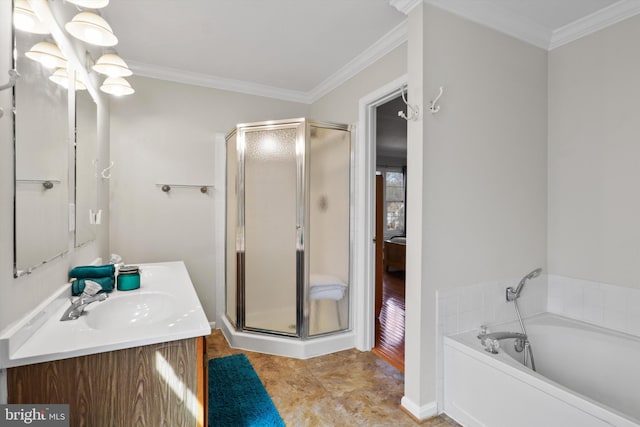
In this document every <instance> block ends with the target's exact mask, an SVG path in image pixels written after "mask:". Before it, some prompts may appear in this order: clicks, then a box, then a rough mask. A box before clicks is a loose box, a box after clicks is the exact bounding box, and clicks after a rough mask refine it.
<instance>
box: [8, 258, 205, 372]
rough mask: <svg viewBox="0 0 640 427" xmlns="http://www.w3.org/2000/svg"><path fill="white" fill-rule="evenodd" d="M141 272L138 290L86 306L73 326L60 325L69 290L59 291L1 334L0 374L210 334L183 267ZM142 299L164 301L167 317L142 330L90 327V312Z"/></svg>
mask: <svg viewBox="0 0 640 427" xmlns="http://www.w3.org/2000/svg"><path fill="white" fill-rule="evenodd" d="M140 268H141V272H142V273H141V286H140V289H137V290H135V291H126V292H123V291H114V292H112V293H111V294H110V295H109V298H108V299H107V300H105V301H104V302H96V303H93V304H90V305H89V306H88V307H87V308H86V310H85V311H86V314H85V315H83V316H81V317H80V318H79V319H77V320H71V321H66V322H61V321H60V320H59V319H60V317H61V316H62V313H63V312H64V311H65V310H66V308H67V307H68V306H69V300H68V297H69V296H70V294H71V292H70V287H69V285H65V286H63V287H61V288H60V289H59V290H58V292H56V294H55V295H54V296H52V297H51V298H50V299H48V300H47V301H45V302H43V304H42V305H41V306H39V307H37V308H36V309H35V310H34V311H33V312H32V313H30V315H28V316H26V317H25V318H24V319H22V320H21V321H20V322H18V323H17V324H16V325H14V326H13V327H11V328H9V329H7V330H5V331H3V332H2V333H0V368H5V367H12V366H21V365H27V364H32V363H40V362H45V361H52V360H59V359H65V358H70V357H76V356H84V355H89V354H96V353H101V352H106V351H112V350H119V349H125V348H131V347H138V346H143V345H148V344H155V343H161V342H167V341H175V340H180V339H186V338H194V337H198V336H203V335H208V334H209V333H210V332H211V327H210V326H209V321H208V320H207V318H206V316H205V314H204V311H203V310H202V306H201V305H200V301H199V299H198V297H197V295H196V293H195V290H194V288H193V284H192V283H191V280H190V278H189V273H188V272H187V269H186V267H185V265H184V263H183V262H181V261H178V262H166V263H154V264H140ZM147 293H151V294H153V293H155V294H164V295H167V296H169V297H170V301H171V303H170V308H171V311H170V312H167V313H162V315H160V318H158V319H157V320H156V321H154V322H148V323H147V324H144V319H139V320H140V322H142V323H143V324H139V325H138V324H133V323H125V324H122V325H119V326H116V327H106V328H98V329H97V328H94V327H92V324H91V320H94V319H95V317H94V318H91V314H92V313H91V312H92V310H97V309H100V308H101V307H100V304H106V303H109V304H112V306H113V307H114V309H117V308H119V307H122V305H121V304H119V303H118V302H123V303H127V301H130V298H135V301H145V298H146V295H145V294H147ZM103 307H104V308H106V307H107V306H106V305H105V306H103ZM109 307H111V306H109ZM103 311H104V310H103ZM96 313H97V311H96ZM102 314H108V313H104V312H103V313H102ZM150 314H152V315H153V314H157V313H150ZM165 314H166V316H165ZM116 320H123V318H120V319H118V318H114V322H115V321H116Z"/></svg>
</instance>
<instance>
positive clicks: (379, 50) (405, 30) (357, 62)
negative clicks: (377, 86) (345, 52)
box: [307, 0, 422, 104]
mask: <svg viewBox="0 0 640 427" xmlns="http://www.w3.org/2000/svg"><path fill="white" fill-rule="evenodd" d="M420 1H422V0H420ZM408 37H409V27H408V24H407V20H406V19H405V20H404V21H402V22H401V23H400V24H398V25H397V26H396V27H395V28H393V29H392V30H391V31H389V32H388V33H387V34H385V35H384V36H382V37H381V38H380V39H379V40H378V41H377V42H375V43H374V44H372V45H371V46H369V47H368V48H367V49H366V50H365V51H364V52H362V53H361V54H359V55H358V56H356V57H355V58H354V59H352V60H351V61H349V62H348V63H347V64H346V65H345V66H344V67H342V68H340V69H339V70H338V71H337V72H335V73H334V74H333V75H331V76H330V77H329V78H328V79H326V80H324V81H323V82H322V83H320V84H319V85H318V86H316V87H315V88H313V89H312V90H311V91H309V92H308V93H307V96H308V99H309V103H310V104H311V103H314V102H316V101H317V100H319V99H320V98H322V97H323V96H325V95H326V94H328V93H329V92H331V91H332V90H334V89H335V88H337V87H338V86H340V85H342V84H343V83H345V82H346V81H347V80H349V79H350V78H352V77H354V76H356V75H357V74H358V73H360V72H361V71H362V70H364V69H365V68H367V67H368V66H370V65H371V64H373V63H374V62H376V61H378V60H379V59H381V58H382V57H384V56H385V55H386V54H388V53H389V52H391V51H392V50H394V49H395V48H397V47H398V46H400V45H401V44H402V43H405V42H406V41H407V39H408Z"/></svg>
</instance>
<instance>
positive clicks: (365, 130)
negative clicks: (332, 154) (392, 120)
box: [352, 74, 408, 351]
mask: <svg viewBox="0 0 640 427" xmlns="http://www.w3.org/2000/svg"><path fill="white" fill-rule="evenodd" d="M407 82H408V75H407V74H404V75H402V76H400V77H398V78H396V79H395V80H392V81H390V82H389V83H387V84H385V85H384V86H382V87H380V88H378V89H376V90H374V91H373V92H371V93H369V94H367V95H365V96H364V97H362V98H360V101H359V102H358V123H359V124H360V131H359V132H358V135H357V137H358V142H357V145H356V148H357V149H356V153H355V171H356V183H355V194H354V196H355V212H354V217H355V218H356V221H355V223H354V226H355V227H354V228H355V236H354V258H353V265H352V268H353V272H354V282H355V284H356V291H357V295H356V298H354V302H355V303H354V304H352V307H353V315H354V320H355V322H354V325H355V329H356V343H355V344H356V348H357V349H358V350H361V351H369V350H371V349H372V348H373V346H374V344H375V302H374V296H375V244H374V243H373V239H374V237H375V190H376V186H375V179H376V177H375V175H376V108H377V107H379V106H380V105H382V104H384V103H386V102H388V101H390V100H391V99H393V98H395V97H397V96H398V94H399V93H400V89H401V88H402V87H403V86H406V85H407Z"/></svg>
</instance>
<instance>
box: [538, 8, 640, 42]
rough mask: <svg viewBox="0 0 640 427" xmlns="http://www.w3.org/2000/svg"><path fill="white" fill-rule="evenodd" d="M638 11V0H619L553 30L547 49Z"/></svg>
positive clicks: (604, 26)
mask: <svg viewBox="0 0 640 427" xmlns="http://www.w3.org/2000/svg"><path fill="white" fill-rule="evenodd" d="M639 13H640V1H638V0H621V1H618V2H616V3H614V4H612V5H610V6H608V7H605V8H604V9H601V10H599V11H597V12H595V13H592V14H591V15H588V16H585V17H584V18H581V19H578V20H577V21H574V22H572V23H570V24H568V25H565V26H564V27H561V28H558V29H557V30H555V31H553V35H552V37H551V43H550V44H549V50H553V49H555V48H557V47H560V46H563V45H565V44H567V43H571V42H572V41H575V40H577V39H579V38H582V37H585V36H587V35H589V34H591V33H595V32H596V31H600V30H602V29H604V28H606V27H609V26H611V25H614V24H617V23H618V22H620V21H623V20H625V19H627V18H631V17H632V16H635V15H637V14H639Z"/></svg>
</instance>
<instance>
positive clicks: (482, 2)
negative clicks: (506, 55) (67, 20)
mask: <svg viewBox="0 0 640 427" xmlns="http://www.w3.org/2000/svg"><path fill="white" fill-rule="evenodd" d="M421 1H423V0H268V1H265V0H111V2H110V4H109V6H108V7H106V8H105V9H102V10H101V14H102V15H103V16H104V17H105V18H106V19H107V21H108V22H109V23H110V24H111V26H112V27H113V30H114V32H115V34H116V35H117V36H118V38H119V44H118V45H117V46H116V49H117V51H118V53H119V54H120V55H121V56H122V57H123V58H124V59H125V60H126V61H127V62H128V63H129V65H130V67H131V68H132V69H133V70H134V72H135V73H136V74H137V75H143V76H149V77H155V78H162V79H166V80H173V81H180V82H184V83H190V84H196V85H200V86H209V87H216V88H222V89H228V90H235V91H239V92H245V93H252V94H257V95H263V96H271V97H275V98H280V99H287V100H291V101H298V102H306V103H311V102H313V101H315V100H316V99H318V98H320V97H321V96H322V95H324V94H325V93H328V92H329V91H330V90H332V89H333V88H335V87H337V86H338V85H339V84H341V83H342V82H344V81H346V80H347V79H348V78H350V77H353V76H354V75H355V74H357V73H358V72H359V71H361V70H362V69H364V68H365V67H366V66H368V65H370V64H371V63H373V62H374V61H375V60H377V59H379V58H380V57H382V56H384V55H385V54H386V53H388V52H389V51H391V50H392V49H394V48H396V47H397V46H399V45H401V44H402V43H404V42H405V41H406V40H407V24H406V14H405V13H403V12H407V11H408V10H410V9H411V8H412V7H413V6H415V5H416V4H419V3H420V2H421ZM424 1H425V2H426V3H430V4H433V5H435V6H437V7H440V8H444V9H447V10H449V11H451V12H453V13H455V14H458V15H461V16H463V17H465V18H467V19H470V20H472V21H475V22H479V23H482V24H483V25H487V26H490V27H492V28H495V29H497V30H498V31H502V32H505V33H507V34H510V35H512V36H514V37H518V38H521V39H523V40H525V41H527V42H530V43H532V44H534V45H537V46H540V47H543V48H546V49H552V48H554V47H556V46H558V45H561V44H563V43H566V42H568V41H571V40H574V39H575V38H578V37H580V36H583V35H585V34H588V33H589V32H592V31H595V30H597V29H599V28H603V27H604V26H607V25H611V24H612V23H615V22H618V21H619V20H621V19H624V18H625V17H628V16H631V15H633V14H637V13H640V4H639V2H638V0H424ZM139 23H142V24H139Z"/></svg>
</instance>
